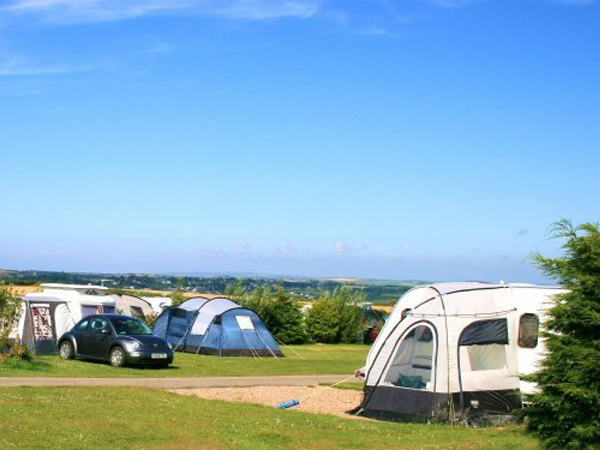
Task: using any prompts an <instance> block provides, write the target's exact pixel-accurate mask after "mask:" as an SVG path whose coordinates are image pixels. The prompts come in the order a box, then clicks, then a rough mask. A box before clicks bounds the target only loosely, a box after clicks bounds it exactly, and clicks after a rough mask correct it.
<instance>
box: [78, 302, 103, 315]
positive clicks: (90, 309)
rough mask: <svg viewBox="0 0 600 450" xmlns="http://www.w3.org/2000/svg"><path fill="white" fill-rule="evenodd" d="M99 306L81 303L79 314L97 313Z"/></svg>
mask: <svg viewBox="0 0 600 450" xmlns="http://www.w3.org/2000/svg"><path fill="white" fill-rule="evenodd" d="M99 312H100V311H99V308H98V307H97V306H93V305H81V315H82V316H83V317H87V316H91V315H92V314H98V313H99Z"/></svg>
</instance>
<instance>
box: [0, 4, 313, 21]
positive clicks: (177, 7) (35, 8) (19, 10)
mask: <svg viewBox="0 0 600 450" xmlns="http://www.w3.org/2000/svg"><path fill="white" fill-rule="evenodd" d="M318 1H319V0H288V1H280V0H12V1H10V2H9V3H8V4H7V5H6V6H3V7H0V14H3V15H7V14H12V15H22V16H24V15H35V16H38V17H39V18H40V19H41V20H43V21H45V22H50V23H56V24H76V23H88V22H114V21H119V20H127V19H133V18H137V17H144V16H152V15H159V14H163V15H164V14H186V15H194V14H195V15H204V16H213V17H214V16H216V17H223V18H228V19H238V20H251V21H252V20H267V19H279V18H288V17H289V18H300V19H303V18H308V17H311V16H313V15H314V14H316V13H317V11H318V10H319V3H318Z"/></svg>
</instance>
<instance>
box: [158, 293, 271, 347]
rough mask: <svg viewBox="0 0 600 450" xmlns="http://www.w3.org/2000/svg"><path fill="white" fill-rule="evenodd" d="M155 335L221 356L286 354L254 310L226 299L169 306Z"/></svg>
mask: <svg viewBox="0 0 600 450" xmlns="http://www.w3.org/2000/svg"><path fill="white" fill-rule="evenodd" d="M154 334H156V335H157V336H161V337H163V338H165V339H167V340H168V341H169V342H170V343H171V344H172V345H173V348H174V349H175V350H179V351H184V352H187V353H203V354H207V355H220V356H275V357H278V356H283V353H282V352H281V350H280V349H279V346H278V345H277V343H276V342H275V339H273V336H271V333H270V332H269V330H267V328H266V327H265V325H264V323H263V322H262V320H261V319H260V317H258V315H257V314H256V313H255V312H254V311H250V310H249V309H247V308H243V307H242V306H240V305H238V304H237V303H235V302H232V301H231V300H229V299H226V298H216V299H213V300H208V299H206V298H203V297H195V298H191V299H189V300H187V301H185V302H183V303H182V304H181V305H179V306H171V307H169V308H167V309H165V310H164V311H163V312H162V313H161V315H160V316H159V317H158V319H156V323H155V324H154Z"/></svg>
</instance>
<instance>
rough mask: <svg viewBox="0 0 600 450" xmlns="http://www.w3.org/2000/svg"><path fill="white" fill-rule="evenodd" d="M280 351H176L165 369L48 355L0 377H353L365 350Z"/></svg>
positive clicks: (0, 367)
mask: <svg viewBox="0 0 600 450" xmlns="http://www.w3.org/2000/svg"><path fill="white" fill-rule="evenodd" d="M282 350H283V352H284V354H285V355H286V357H285V358H251V357H219V356H208V355H194V354H189V353H180V352H177V353H176V354H175V361H174V363H173V364H172V366H171V367H169V368H168V369H147V368H146V369H144V368H135V367H122V368H116V367H111V366H109V365H108V364H101V363H95V362H89V361H80V360H71V361H63V360H61V359H60V358H59V357H58V356H57V355H47V356H37V357H35V359H34V360H33V361H32V362H25V361H14V360H6V361H4V362H2V363H0V377H74V378H77V377H92V378H97V377H101V378H110V377H125V378H136V377H159V378H165V377H206V376H254V375H329V374H330V375H337V374H348V375H351V374H352V373H354V371H355V370H356V369H358V368H359V367H362V366H364V364H365V359H366V356H367V352H368V351H369V347H368V346H366V345H322V344H315V345H296V346H290V347H283V348H282ZM294 352H295V353H294Z"/></svg>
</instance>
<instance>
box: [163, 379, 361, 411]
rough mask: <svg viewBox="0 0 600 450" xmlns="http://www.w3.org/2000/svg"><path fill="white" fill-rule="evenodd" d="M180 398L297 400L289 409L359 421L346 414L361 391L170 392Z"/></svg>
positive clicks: (257, 389) (323, 388)
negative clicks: (297, 402)
mask: <svg viewBox="0 0 600 450" xmlns="http://www.w3.org/2000/svg"><path fill="white" fill-rule="evenodd" d="M170 391H171V392H175V393H177V394H181V395H195V396H196V397H200V398H204V399H209V400H225V401H228V402H244V403H255V404H259V405H266V406H273V407H275V406H277V405H279V404H280V403H283V402H287V401H289V400H294V399H296V400H299V401H300V404H299V405H297V406H294V407H292V408H289V409H290V410H292V409H293V410H297V411H306V412H312V413H318V414H332V415H335V416H339V417H346V418H358V417H357V416H352V415H348V414H345V412H346V411H348V410H349V409H352V408H355V407H356V406H358V404H359V403H360V401H361V399H362V392H361V391H355V390H351V389H333V388H328V387H326V386H253V387H228V388H204V389H171V390H170Z"/></svg>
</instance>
